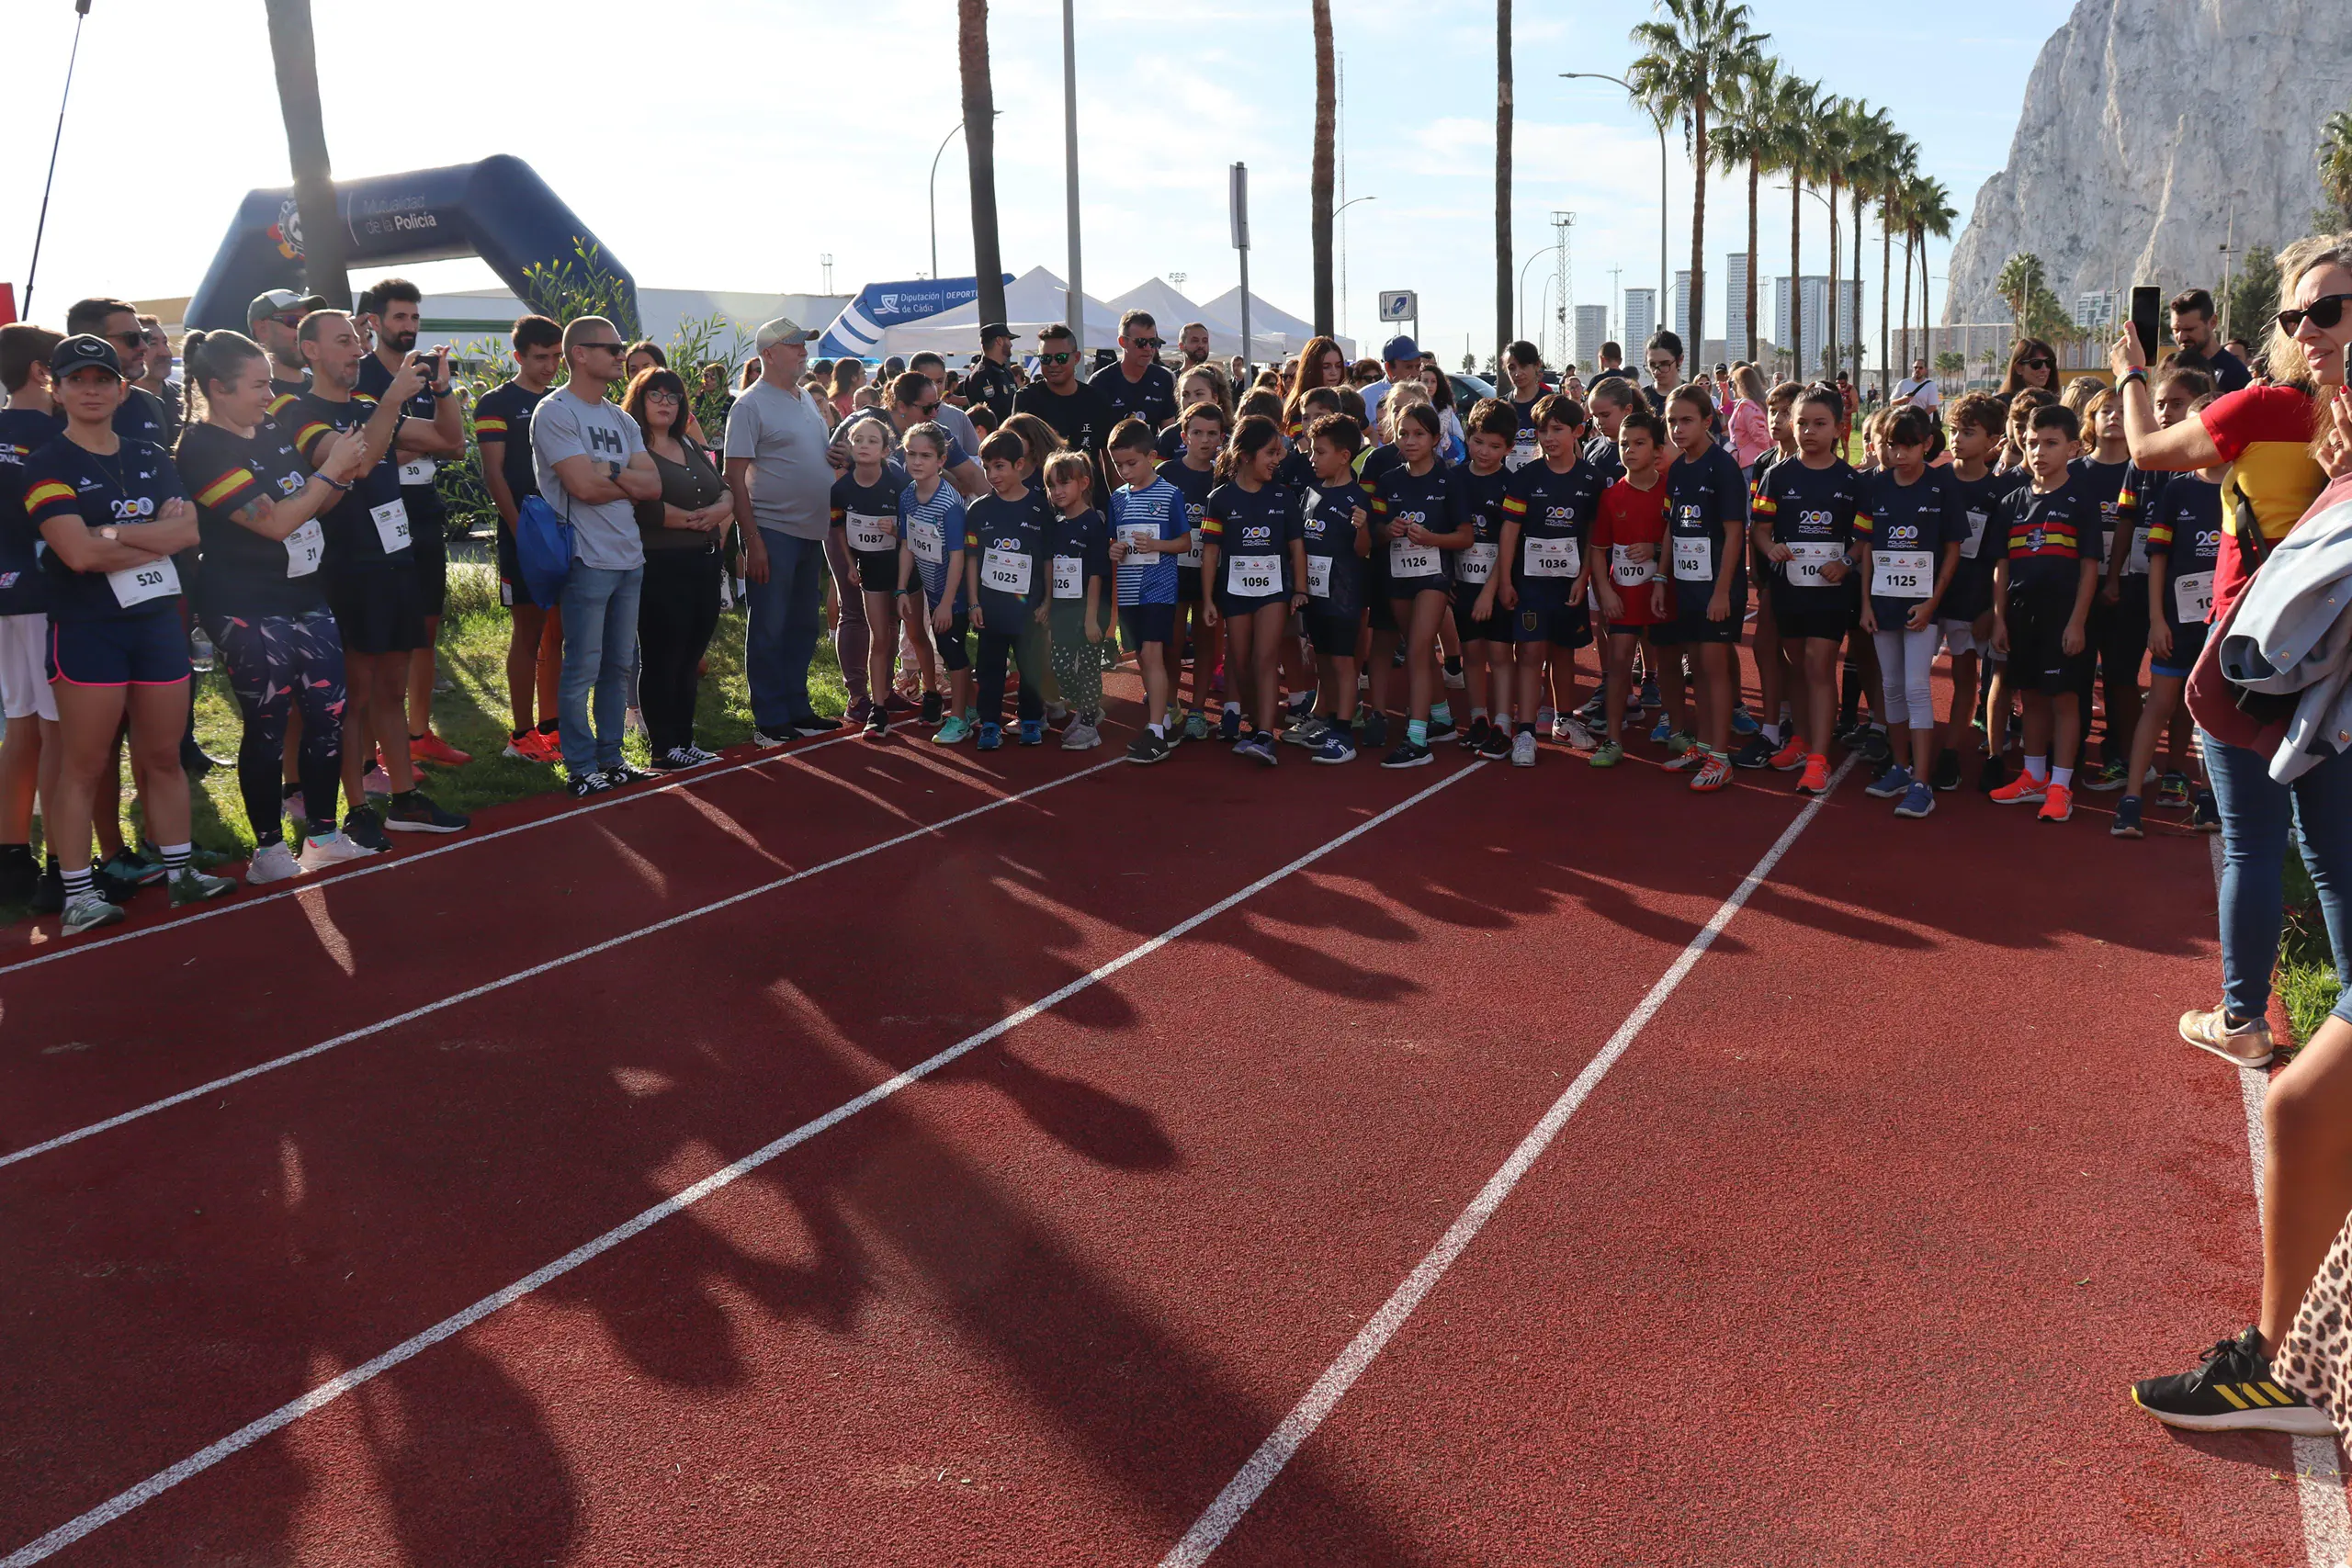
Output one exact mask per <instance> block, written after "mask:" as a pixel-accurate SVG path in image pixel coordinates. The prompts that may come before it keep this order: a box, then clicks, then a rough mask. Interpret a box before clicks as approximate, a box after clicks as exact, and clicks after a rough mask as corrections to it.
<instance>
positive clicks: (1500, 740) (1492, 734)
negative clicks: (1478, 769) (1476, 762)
mask: <svg viewBox="0 0 2352 1568" xmlns="http://www.w3.org/2000/svg"><path fill="white" fill-rule="evenodd" d="M1477 751H1478V755H1479V756H1481V757H1484V758H1485V759H1486V760H1487V761H1489V762H1508V761H1510V735H1509V734H1508V733H1507V732H1505V730H1504V729H1503V728H1502V727H1501V726H1500V725H1496V726H1493V727H1491V728H1488V729H1487V738H1486V739H1484V740H1481V741H1480V742H1478V747H1477Z"/></svg>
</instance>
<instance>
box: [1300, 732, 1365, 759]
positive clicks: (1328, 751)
mask: <svg viewBox="0 0 2352 1568" xmlns="http://www.w3.org/2000/svg"><path fill="white" fill-rule="evenodd" d="M1306 760H1307V761H1310V762H1352V761H1355V760H1356V749H1355V748H1354V747H1352V746H1351V745H1349V744H1348V732H1347V730H1346V729H1344V728H1334V729H1331V730H1329V731H1328V732H1326V733H1325V735H1324V737H1323V739H1322V740H1321V742H1320V743H1318V744H1317V746H1316V748H1315V750H1312V751H1309V752H1308V753H1307V754H1306Z"/></svg>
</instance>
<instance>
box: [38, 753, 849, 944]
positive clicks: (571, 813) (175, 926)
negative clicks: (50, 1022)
mask: <svg viewBox="0 0 2352 1568" xmlns="http://www.w3.org/2000/svg"><path fill="white" fill-rule="evenodd" d="M858 734H859V731H857V730H854V729H853V730H850V731H848V732H847V733H845V734H842V735H834V736H830V737H828V738H827V739H823V740H819V741H816V742H814V743H813V744H810V745H807V746H788V747H786V748H785V749H784V750H778V751H765V752H763V753H761V754H760V755H759V756H757V757H754V758H752V760H751V761H747V762H734V763H730V764H729V765H728V766H726V767H724V768H717V769H714V770H712V771H711V772H709V773H695V774H694V775H693V776H691V777H688V778H682V779H674V780H673V781H671V782H670V783H668V784H659V785H656V786H655V787H654V788H652V789H647V790H633V791H631V792H630V793H629V794H628V795H615V796H614V797H613V798H612V799H610V800H599V801H596V802H594V803H593V804H591V805H587V806H577V807H572V808H571V809H570V810H568V811H558V812H555V813H553V814H551V815H549V816H546V817H537V818H532V819H531V820H530V821H528V822H517V823H515V826H513V827H512V828H500V829H495V830H494V831H492V832H488V833H472V834H469V835H467V836H466V837H464V838H460V839H452V840H450V841H449V842H447V843H446V844H440V845H436V846H435V847H434V848H432V849H429V850H417V851H413V852H405V853H401V854H393V855H379V856H377V857H375V858H374V859H372V860H367V861H363V862H361V863H359V864H357V865H354V866H351V867H348V868H347V869H345V870H343V871H338V872H335V873H334V874H332V875H329V876H313V877H311V878H309V879H307V880H305V881H303V882H302V883H301V884H300V886H294V887H288V888H283V889H281V890H279V891H278V892H276V893H261V894H254V895H249V896H248V897H243V898H237V899H232V901H230V902H229V903H226V904H216V905H214V906H213V907H212V908H209V909H200V910H198V911H197V912H196V913H195V914H193V915H175V916H174V917H173V918H172V919H168V920H162V921H158V922H157V923H156V924H154V925H152V926H141V927H140V928H139V929H138V930H136V931H123V932H121V933H120V934H119V935H116V936H102V937H100V938H98V940H97V941H96V942H78V941H77V942H64V943H63V944H62V946H59V947H55V948H52V949H51V951H49V952H47V953H41V954H40V955H39V956H38V957H33V958H20V959H18V960H17V962H16V963H14V964H0V975H14V974H16V973H17V971H18V970H22V969H38V968H40V966H41V965H42V964H54V963H56V962H58V960H60V959H63V958H77V957H79V956H81V955H82V954H83V953H98V952H101V951H103V950H105V949H107V948H109V947H113V946H115V945H116V944H118V943H119V942H137V941H139V940H140V939H141V938H142V937H151V936H160V935H162V934H163V933H164V932H165V931H186V930H187V928H188V927H190V926H193V925H198V924H200V923H202V922H203V921H206V920H217V919H222V918H224V917H225V916H229V915H238V914H243V912H244V911H245V910H247V909H259V908H264V907H266V906H267V905H270V904H275V903H277V901H278V900H279V899H281V898H292V897H297V896H299V895H300V894H303V893H307V892H309V891H311V889H312V888H317V887H340V886H343V885H344V884H345V883H347V882H356V881H357V880H358V879H359V878H360V877H363V876H373V875H375V874H377V873H379V872H384V871H399V870H401V868H402V867H404V866H412V865H423V864H424V863H425V862H426V861H429V860H437V859H439V858H440V857H441V856H443V855H453V854H456V853H457V852H458V851H460V850H470V849H477V848H479V847H481V845H483V844H494V843H496V842H497V841H498V840H501V839H511V838H513V837H514V836H515V834H517V833H528V832H533V831H535V830H537V829H540V828H552V827H554V826H555V825H556V824H557V823H559V822H577V821H578V820H579V819H580V818H582V817H586V816H589V815H590V814H592V813H594V812H598V811H609V810H611V809H612V808H613V807H616V806H627V805H628V804H630V803H631V802H632V801H639V800H650V799H652V798H653V797H654V796H655V795H668V794H669V793H670V792H671V791H673V790H681V789H691V788H693V787H694V786H695V785H696V784H708V783H709V782H710V781H711V780H713V779H723V778H725V777H726V776H727V775H728V774H729V773H741V772H742V771H743V770H744V769H746V768H763V767H766V766H767V765H768V764H770V763H772V762H789V761H796V760H797V759H799V758H802V757H806V756H807V755H809V752H811V751H821V750H824V749H825V748H826V747H828V746H838V745H840V744H841V743H842V741H844V740H849V739H855V738H856V737H857V736H858ZM526 798H528V797H526Z"/></svg>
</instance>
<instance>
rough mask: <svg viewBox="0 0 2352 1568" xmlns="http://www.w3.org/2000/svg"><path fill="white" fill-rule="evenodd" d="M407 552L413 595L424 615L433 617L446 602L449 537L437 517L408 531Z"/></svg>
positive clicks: (428, 519) (447, 596)
mask: <svg viewBox="0 0 2352 1568" xmlns="http://www.w3.org/2000/svg"><path fill="white" fill-rule="evenodd" d="M408 552H409V555H410V557H411V558H412V560H413V564H414V566H415V569H416V592H417V598H418V600H419V602H420V603H422V604H423V605H424V613H425V614H426V615H439V614H440V613H441V612H442V610H443V609H444V608H446V607H447V604H448V603H449V535H448V530H447V525H445V524H443V523H442V522H441V521H440V520H439V519H437V518H427V519H425V521H424V526H422V527H419V528H413V529H411V530H410V531H409V541H408Z"/></svg>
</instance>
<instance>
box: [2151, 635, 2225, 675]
mask: <svg viewBox="0 0 2352 1568" xmlns="http://www.w3.org/2000/svg"><path fill="white" fill-rule="evenodd" d="M2210 629H2211V628H2210V627H2208V626H2206V624H2205V623H2204V622H2202V621H2198V622H2196V623H2194V624H2193V625H2190V626H2175V627H2173V629H2172V652H2170V653H2169V654H2167V655H2165V657H2164V658H2162V659H2158V658H2157V657H2156V656H2155V655H2154V653H2150V654H2149V655H2148V672H2149V673H2150V674H2152V675H2165V676H2169V677H2171V678H2172V679H2173V680H2176V681H2186V680H2188V672H2189V671H2191V670H2194V669H2196V668H2197V659H2198V656H2199V654H2201V653H2203V652H2204V651H2205V634H2206V632H2207V631H2208V630H2210Z"/></svg>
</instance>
